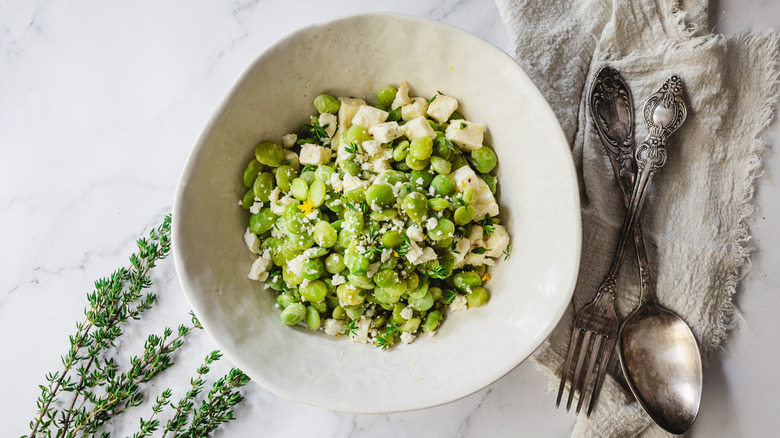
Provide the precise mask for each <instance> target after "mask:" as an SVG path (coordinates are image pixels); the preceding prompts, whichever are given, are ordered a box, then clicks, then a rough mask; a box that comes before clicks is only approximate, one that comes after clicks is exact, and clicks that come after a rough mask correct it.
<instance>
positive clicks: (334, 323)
mask: <svg viewBox="0 0 780 438" xmlns="http://www.w3.org/2000/svg"><path fill="white" fill-rule="evenodd" d="M344 325H345V324H344V321H339V320H338V319H333V318H328V319H326V320H325V323H324V324H323V327H324V330H325V334H326V335H330V336H336V335H338V334H339V333H341V332H342V331H343V330H344Z"/></svg>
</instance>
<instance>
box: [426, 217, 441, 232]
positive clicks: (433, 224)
mask: <svg viewBox="0 0 780 438" xmlns="http://www.w3.org/2000/svg"><path fill="white" fill-rule="evenodd" d="M436 225H439V221H438V220H437V219H436V218H435V217H431V218H428V220H427V221H425V228H427V229H428V230H432V229H434V228H436Z"/></svg>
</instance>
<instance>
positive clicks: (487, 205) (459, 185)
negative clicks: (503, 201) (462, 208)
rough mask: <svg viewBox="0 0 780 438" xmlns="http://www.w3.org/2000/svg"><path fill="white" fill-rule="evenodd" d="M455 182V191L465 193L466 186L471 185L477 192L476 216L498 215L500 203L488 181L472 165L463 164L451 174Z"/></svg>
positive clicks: (479, 217)
mask: <svg viewBox="0 0 780 438" xmlns="http://www.w3.org/2000/svg"><path fill="white" fill-rule="evenodd" d="M450 178H452V180H453V182H454V183H455V191H457V192H458V193H463V191H464V190H466V187H471V188H472V189H473V190H474V191H475V192H476V194H477V199H476V201H474V210H475V213H476V214H475V216H474V217H475V218H476V219H478V220H479V219H481V218H483V217H485V214H488V215H490V216H496V215H498V204H497V203H496V198H495V197H494V196H493V193H492V192H491V191H490V187H488V185H487V183H485V181H483V180H482V178H480V177H478V176H477V174H476V173H474V170H472V169H471V167H470V166H463V167H461V168H460V169H458V170H456V171H454V172H452V173H451V174H450Z"/></svg>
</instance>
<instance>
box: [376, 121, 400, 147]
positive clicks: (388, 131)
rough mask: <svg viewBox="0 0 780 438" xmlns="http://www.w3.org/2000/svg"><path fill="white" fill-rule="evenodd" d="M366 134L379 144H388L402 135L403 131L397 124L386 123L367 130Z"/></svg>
mask: <svg viewBox="0 0 780 438" xmlns="http://www.w3.org/2000/svg"><path fill="white" fill-rule="evenodd" d="M368 133H369V134H371V135H372V136H373V137H374V140H376V141H378V142H379V143H390V142H391V141H393V140H395V139H396V138H398V137H400V136H402V135H404V130H403V129H401V126H400V125H399V124H398V122H386V123H380V124H379V125H374V126H372V127H371V128H370V129H369V130H368Z"/></svg>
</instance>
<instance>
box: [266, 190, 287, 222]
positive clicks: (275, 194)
mask: <svg viewBox="0 0 780 438" xmlns="http://www.w3.org/2000/svg"><path fill="white" fill-rule="evenodd" d="M280 192H281V189H280V188H279V187H274V189H273V190H271V193H270V194H269V195H268V203H269V205H270V207H271V212H272V213H273V214H275V215H277V216H280V215H283V214H284V210H285V206H284V205H281V204H279V193H280Z"/></svg>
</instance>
